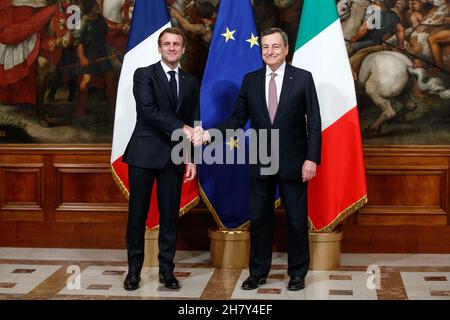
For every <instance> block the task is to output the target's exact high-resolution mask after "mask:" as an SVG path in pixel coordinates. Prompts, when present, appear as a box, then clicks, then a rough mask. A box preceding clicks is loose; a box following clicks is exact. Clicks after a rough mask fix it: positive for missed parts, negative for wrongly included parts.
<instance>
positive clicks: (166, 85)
mask: <svg viewBox="0 0 450 320" xmlns="http://www.w3.org/2000/svg"><path fill="white" fill-rule="evenodd" d="M155 71H156V74H157V76H158V79H159V81H160V83H162V86H163V87H164V91H165V92H166V94H167V96H168V97H169V99H170V103H172V104H174V103H175V101H173V98H172V94H171V91H170V86H169V81H168V80H167V76H166V74H165V72H164V69H163V68H162V66H161V62H159V63H157V64H156V68H155Z"/></svg>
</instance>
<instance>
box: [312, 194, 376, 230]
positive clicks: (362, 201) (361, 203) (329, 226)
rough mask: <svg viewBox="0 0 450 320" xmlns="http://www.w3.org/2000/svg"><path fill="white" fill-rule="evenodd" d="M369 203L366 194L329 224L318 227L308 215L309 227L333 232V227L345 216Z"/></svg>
mask: <svg viewBox="0 0 450 320" xmlns="http://www.w3.org/2000/svg"><path fill="white" fill-rule="evenodd" d="M366 203H367V194H365V195H364V196H363V197H362V198H361V199H359V200H358V201H356V202H355V203H353V204H351V205H350V206H348V207H347V208H346V209H345V210H344V211H342V212H341V213H340V214H338V215H337V217H336V218H335V219H334V220H333V221H331V222H330V223H329V224H327V225H326V226H325V227H323V228H320V229H316V228H315V227H314V224H313V223H312V222H311V219H310V218H309V217H308V227H309V230H310V231H312V232H332V231H333V229H334V228H335V227H336V226H337V225H338V224H339V223H341V222H342V221H343V220H344V219H345V218H347V217H348V216H349V215H351V214H352V213H354V212H355V211H357V210H359V209H361V208H362V207H363V206H364V205H365V204H366Z"/></svg>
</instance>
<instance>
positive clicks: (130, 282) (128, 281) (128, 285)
mask: <svg viewBox="0 0 450 320" xmlns="http://www.w3.org/2000/svg"><path fill="white" fill-rule="evenodd" d="M139 281H141V276H140V275H139V274H138V273H134V272H129V273H128V274H127V277H126V278H125V281H124V283H123V287H124V288H125V290H128V291H133V290H136V289H138V288H139Z"/></svg>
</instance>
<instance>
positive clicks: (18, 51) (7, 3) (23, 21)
mask: <svg viewBox="0 0 450 320" xmlns="http://www.w3.org/2000/svg"><path fill="white" fill-rule="evenodd" d="M56 10H57V8H56V6H55V5H50V6H47V2H45V1H37V0H35V1H25V0H22V1H19V0H17V1H16V0H15V1H12V0H1V1H0V102H1V103H5V104H13V105H15V104H30V105H36V104H37V100H38V99H37V94H38V89H37V78H38V75H37V73H36V65H37V60H38V55H39V52H40V50H41V47H42V30H43V29H44V28H45V26H46V25H47V24H48V22H49V21H50V19H51V18H52V17H53V15H54V13H55V12H56ZM38 110H39V108H38Z"/></svg>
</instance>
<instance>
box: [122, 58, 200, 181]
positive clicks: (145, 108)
mask: <svg viewBox="0 0 450 320" xmlns="http://www.w3.org/2000/svg"><path fill="white" fill-rule="evenodd" d="M178 78H179V82H180V83H179V94H178V103H177V105H176V106H175V101H174V100H173V98H172V95H171V93H170V92H171V91H170V86H169V81H168V80H167V76H166V75H165V73H164V70H163V68H162V66H161V62H157V63H155V64H153V65H150V66H148V67H144V68H139V69H137V70H136V71H135V73H134V80H133V94H134V98H135V100H136V112H137V119H136V127H135V128H134V131H133V134H132V136H131V139H130V141H129V142H128V145H127V148H126V149H125V152H124V155H123V161H124V162H126V163H127V164H128V165H131V166H136V167H141V168H148V169H162V168H164V167H165V166H166V165H167V162H168V161H169V160H170V155H171V152H172V148H173V146H174V145H175V144H176V143H177V142H172V141H171V135H172V132H173V131H174V130H176V129H179V128H182V127H183V125H184V124H187V125H189V126H193V125H194V121H198V120H199V117H200V109H199V94H198V86H197V80H196V79H195V78H194V77H193V76H192V75H190V74H189V73H187V72H185V71H183V70H182V69H181V68H180V69H179V77H178ZM177 170H178V171H179V172H182V171H184V165H183V164H181V165H178V166H177Z"/></svg>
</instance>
